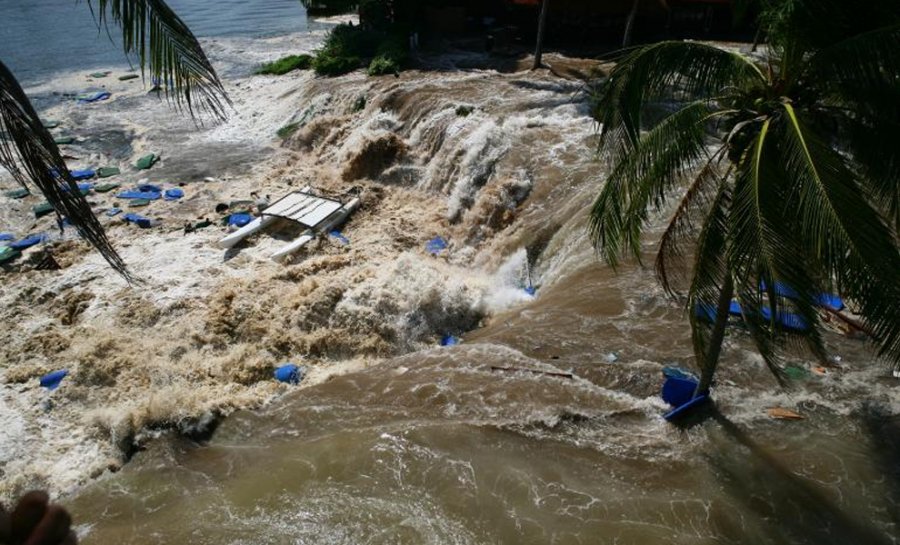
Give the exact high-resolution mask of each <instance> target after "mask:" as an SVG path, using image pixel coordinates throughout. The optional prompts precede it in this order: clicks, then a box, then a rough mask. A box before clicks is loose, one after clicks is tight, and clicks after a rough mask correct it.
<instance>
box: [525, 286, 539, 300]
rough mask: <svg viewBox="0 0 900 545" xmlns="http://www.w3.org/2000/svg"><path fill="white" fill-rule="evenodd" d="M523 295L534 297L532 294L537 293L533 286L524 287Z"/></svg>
mask: <svg viewBox="0 0 900 545" xmlns="http://www.w3.org/2000/svg"><path fill="white" fill-rule="evenodd" d="M525 293H527V294H528V295H531V296H532V297H534V294H535V293H537V288H536V287H534V286H526V287H525Z"/></svg>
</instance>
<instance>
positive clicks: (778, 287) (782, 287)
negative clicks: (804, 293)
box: [759, 282, 800, 299]
mask: <svg viewBox="0 0 900 545" xmlns="http://www.w3.org/2000/svg"><path fill="white" fill-rule="evenodd" d="M759 289H760V291H767V289H766V283H765V282H760V283H759ZM773 289H774V291H775V294H776V295H779V296H781V297H787V298H788V299H799V298H800V294H799V293H797V290H795V289H794V288H792V287H790V286H788V285H787V284H783V283H781V282H775V286H774V288H773Z"/></svg>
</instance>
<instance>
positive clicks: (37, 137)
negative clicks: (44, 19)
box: [0, 0, 229, 279]
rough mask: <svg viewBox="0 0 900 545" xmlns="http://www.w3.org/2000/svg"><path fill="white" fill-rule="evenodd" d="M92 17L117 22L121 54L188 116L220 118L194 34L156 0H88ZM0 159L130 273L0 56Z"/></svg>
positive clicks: (220, 100) (216, 93) (214, 79)
mask: <svg viewBox="0 0 900 545" xmlns="http://www.w3.org/2000/svg"><path fill="white" fill-rule="evenodd" d="M87 4H88V6H89V8H90V9H91V10H92V12H93V13H94V16H95V19H96V20H97V23H98V25H100V26H102V27H106V26H108V24H109V23H110V22H112V23H114V24H116V25H118V26H119V27H121V29H122V37H123V45H124V49H125V53H126V54H127V55H133V56H136V57H137V60H138V61H139V64H140V67H141V71H142V72H143V73H145V74H146V73H148V72H149V75H150V76H151V77H152V78H154V79H156V80H158V81H163V82H168V84H167V85H162V88H163V89H164V93H165V96H166V98H167V100H168V101H169V102H170V103H171V104H172V105H173V106H174V107H175V108H177V109H179V110H184V111H186V112H187V113H188V114H189V115H191V116H192V117H194V118H195V119H200V118H202V116H204V115H209V116H211V117H212V118H213V119H217V120H221V119H224V118H225V116H226V106H227V105H228V104H229V100H228V96H227V94H226V93H225V89H224V88H223V86H222V83H221V81H220V80H219V77H218V75H217V74H216V71H215V69H213V67H212V64H210V62H209V60H208V59H207V58H206V55H205V54H204V52H203V49H202V48H201V47H200V44H199V42H198V41H197V39H196V38H195V37H194V35H193V34H192V33H191V31H190V29H189V28H188V27H187V25H185V24H184V22H183V21H182V20H181V19H180V18H179V17H178V15H176V14H175V12H174V11H172V9H171V8H169V6H168V5H166V3H165V2H164V1H163V0H88V2H87ZM0 166H2V167H3V168H5V169H6V170H8V171H9V172H10V173H11V174H12V175H13V177H14V178H15V179H16V181H18V182H19V183H20V184H21V185H22V186H23V187H24V188H26V189H27V188H28V187H29V186H31V185H34V186H35V187H37V189H38V190H39V191H40V192H41V193H43V194H44V196H45V197H46V199H47V201H48V202H49V203H50V204H51V205H53V208H54V209H55V210H56V213H57V215H58V216H59V217H60V219H61V218H63V217H65V218H68V219H69V221H71V222H72V224H73V225H74V226H75V227H76V228H77V229H78V232H79V233H80V234H81V236H82V237H83V238H84V239H85V240H87V241H88V242H89V243H90V244H91V245H93V246H94V248H95V249H96V250H97V251H99V252H100V254H101V255H102V256H103V257H104V258H105V259H106V260H107V262H109V264H110V265H111V266H112V267H113V268H114V269H115V270H117V271H118V272H119V273H121V274H122V275H124V276H125V277H126V278H129V279H130V276H129V275H128V271H127V268H126V266H125V263H124V262H123V261H122V259H121V258H120V257H119V255H118V253H117V252H116V250H115V249H114V248H113V247H112V245H111V244H110V242H109V240H108V239H107V238H106V234H105V233H104V231H103V227H102V226H101V225H100V223H99V222H98V221H97V218H96V217H95V216H94V214H93V213H92V212H91V208H90V205H88V203H87V201H86V200H85V198H84V197H83V196H82V195H81V194H80V192H79V191H78V190H77V184H76V183H75V180H74V179H73V178H72V175H71V173H70V172H69V169H68V167H67V166H66V163H65V161H64V160H63V158H62V156H61V154H60V152H59V149H58V148H57V146H56V144H55V143H54V141H53V137H52V136H51V135H50V133H49V132H48V131H47V129H46V128H44V126H43V123H42V122H41V120H40V118H39V116H38V114H37V112H36V111H35V109H34V107H33V106H32V105H31V102H30V101H29V100H28V97H27V96H26V94H25V92H24V91H23V90H22V87H21V86H20V85H19V83H18V81H16V78H15V77H14V76H13V74H12V72H10V70H9V69H8V68H7V67H6V66H5V65H4V64H3V62H2V61H0Z"/></svg>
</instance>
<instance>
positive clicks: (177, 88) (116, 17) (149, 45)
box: [88, 0, 231, 120]
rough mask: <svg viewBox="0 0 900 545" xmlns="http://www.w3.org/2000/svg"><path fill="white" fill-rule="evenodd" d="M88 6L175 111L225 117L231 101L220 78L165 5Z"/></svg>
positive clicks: (122, 1) (155, 1)
mask: <svg viewBox="0 0 900 545" xmlns="http://www.w3.org/2000/svg"><path fill="white" fill-rule="evenodd" d="M95 2H96V10H95V8H94V6H95ZM88 4H89V6H90V8H91V10H92V11H93V12H94V14H95V16H96V18H97V21H98V23H99V24H100V25H107V24H108V22H109V21H112V22H114V23H115V24H117V25H119V26H120V27H121V28H122V38H123V40H122V41H123V45H124V48H125V53H126V54H129V55H131V54H133V55H136V56H137V58H138V60H139V62H140V66H141V72H142V73H144V74H146V72H147V71H149V73H150V76H151V77H152V78H153V79H154V80H155V81H157V82H159V87H161V88H162V89H163V90H164V93H165V96H166V98H167V99H168V100H169V101H170V102H171V103H173V104H174V105H175V107H176V108H178V109H187V110H188V112H189V113H190V115H191V116H192V117H195V118H196V117H197V116H198V115H199V114H201V113H208V114H210V115H212V116H213V117H214V118H216V119H218V120H224V119H226V118H227V111H226V106H229V105H230V104H231V101H230V99H229V98H228V95H227V93H226V92H225V88H224V87H223V86H222V82H221V81H220V80H219V76H218V75H217V74H216V71H215V69H214V68H213V66H212V64H211V63H210V62H209V59H207V57H206V54H205V53H204V52H203V48H202V47H200V43H199V42H198V41H197V38H195V37H194V34H193V33H192V32H191V30H190V28H188V26H187V25H186V24H185V23H184V22H183V21H182V20H181V19H180V18H179V17H178V15H176V14H175V12H174V11H172V9H171V8H169V6H168V5H167V4H166V3H165V2H164V1H163V0H88Z"/></svg>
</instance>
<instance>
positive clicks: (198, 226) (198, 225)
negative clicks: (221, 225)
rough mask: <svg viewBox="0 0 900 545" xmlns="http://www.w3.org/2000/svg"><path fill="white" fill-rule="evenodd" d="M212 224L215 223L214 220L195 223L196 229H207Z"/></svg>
mask: <svg viewBox="0 0 900 545" xmlns="http://www.w3.org/2000/svg"><path fill="white" fill-rule="evenodd" d="M212 224H213V222H211V221H209V220H203V221H198V222H197V223H195V224H194V229H206V228H207V227H209V226H210V225H212Z"/></svg>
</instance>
